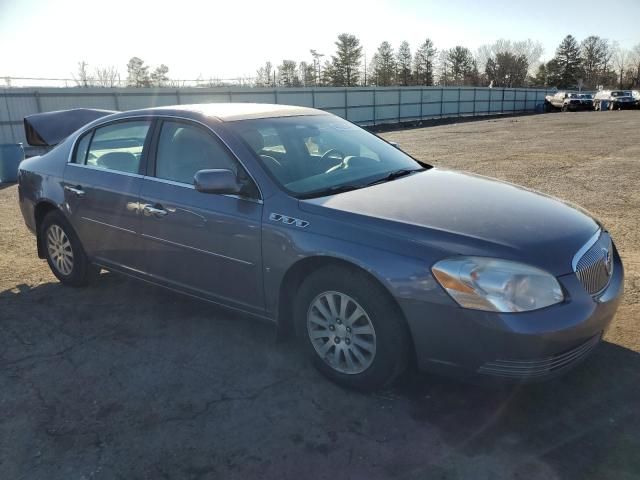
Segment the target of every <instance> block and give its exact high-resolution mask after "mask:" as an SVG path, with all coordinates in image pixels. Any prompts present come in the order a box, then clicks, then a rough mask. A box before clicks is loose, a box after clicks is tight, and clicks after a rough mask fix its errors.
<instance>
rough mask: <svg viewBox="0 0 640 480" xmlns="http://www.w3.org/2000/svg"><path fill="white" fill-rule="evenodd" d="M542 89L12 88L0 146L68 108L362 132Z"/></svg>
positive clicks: (1, 97) (523, 100) (0, 108)
mask: <svg viewBox="0 0 640 480" xmlns="http://www.w3.org/2000/svg"><path fill="white" fill-rule="evenodd" d="M548 92H550V90H549V91H547V90H542V89H526V88H483V87H350V88H333V87H319V88H237V87H227V88H180V89H168V88H159V89H153V88H42V89H33V88H7V89H3V90H0V144H2V143H18V142H22V143H24V142H25V138H24V129H23V126H22V119H23V118H24V117H25V116H27V115H31V114H33V113H40V112H49V111H53V110H65V109H69V108H78V107H84V108H101V109H107V110H132V109H137V108H145V107H151V106H161V105H177V104H190V103H212V102H213V103H216V102H256V103H279V104H284V105H300V106H305V107H314V108H319V109H322V110H326V111H328V112H331V113H334V114H336V115H339V116H341V117H343V118H346V119H348V120H350V121H352V122H354V123H357V124H359V125H363V126H371V125H379V124H386V123H401V122H410V121H419V120H428V119H436V118H444V117H463V116H481V115H493V114H504V113H520V112H532V111H536V110H537V109H540V107H541V105H542V104H543V103H544V97H545V95H546V94H547V93H548Z"/></svg>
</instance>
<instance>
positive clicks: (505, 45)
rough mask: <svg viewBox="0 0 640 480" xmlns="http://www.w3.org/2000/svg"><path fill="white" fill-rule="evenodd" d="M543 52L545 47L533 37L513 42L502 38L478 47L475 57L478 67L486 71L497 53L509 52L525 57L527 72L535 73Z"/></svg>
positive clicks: (515, 55)
mask: <svg viewBox="0 0 640 480" xmlns="http://www.w3.org/2000/svg"><path fill="white" fill-rule="evenodd" d="M543 52H544V48H543V47H542V44H541V43H540V42H534V41H533V40H531V39H526V40H520V41H516V42H513V41H511V40H506V39H504V38H501V39H499V40H496V41H495V42H494V43H492V44H490V45H482V46H481V47H480V48H478V50H477V51H476V55H475V58H476V62H477V65H478V68H479V69H480V70H482V71H485V70H486V68H487V62H488V61H489V59H493V60H494V61H495V60H496V55H498V54H499V53H502V54H505V53H508V54H510V55H513V56H514V57H523V58H524V60H526V62H527V66H528V72H527V73H528V74H529V75H534V74H535V72H536V70H537V68H538V65H539V64H540V57H541V56H542V53H543Z"/></svg>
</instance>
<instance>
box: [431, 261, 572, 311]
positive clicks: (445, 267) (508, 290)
mask: <svg viewBox="0 0 640 480" xmlns="http://www.w3.org/2000/svg"><path fill="white" fill-rule="evenodd" d="M431 271H432V272H433V275H434V276H435V278H436V279H437V280H438V282H439V283H440V285H442V286H443V287H444V289H445V290H446V291H447V292H448V293H449V295H451V297H453V299H454V300H455V301H456V302H457V303H458V304H459V305H460V306H461V307H465V308H473V309H475V310H485V311H489V312H527V311H530V310H537V309H539V308H544V307H548V306H549V305H554V304H556V303H559V302H561V301H562V300H564V294H563V293H562V288H560V284H559V283H558V280H556V278H555V277H554V276H553V275H551V274H549V273H547V272H545V271H544V270H540V269H539V268H536V267H531V266H529V265H524V264H522V263H517V262H511V261H508V260H500V259H497V258H485V257H452V258H447V259H444V260H441V261H439V262H438V263H436V264H435V265H434V266H433V267H432V269H431Z"/></svg>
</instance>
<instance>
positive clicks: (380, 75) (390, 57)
mask: <svg viewBox="0 0 640 480" xmlns="http://www.w3.org/2000/svg"><path fill="white" fill-rule="evenodd" d="M371 64H372V68H373V76H374V78H375V83H376V85H379V86H381V87H388V86H390V85H393V83H394V80H395V75H396V58H395V55H394V54H393V49H392V48H391V44H390V43H389V42H382V43H381V44H380V46H379V47H378V51H377V52H376V53H375V54H374V56H373V60H372V62H371Z"/></svg>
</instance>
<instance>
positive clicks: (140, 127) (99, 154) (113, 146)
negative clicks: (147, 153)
mask: <svg viewBox="0 0 640 480" xmlns="http://www.w3.org/2000/svg"><path fill="white" fill-rule="evenodd" d="M150 125H151V121H149V120H142V121H137V120H136V121H127V122H118V123H114V124H111V125H107V126H104V127H99V128H97V129H96V130H95V132H94V134H93V137H92V138H91V145H90V146H89V149H88V151H87V153H86V156H85V157H84V161H82V160H83V159H82V158H80V156H81V155H82V148H84V147H83V142H84V141H85V139H86V138H88V137H89V135H86V136H85V137H83V138H82V140H81V141H80V142H79V143H78V148H77V150H76V162H78V163H84V164H86V165H89V166H93V167H97V168H103V169H105V170H115V171H118V172H126V173H139V170H140V158H141V156H142V150H143V147H144V142H145V140H146V138H147V134H148V133H149V127H150Z"/></svg>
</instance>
